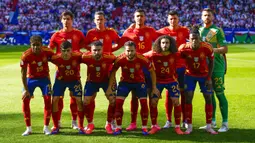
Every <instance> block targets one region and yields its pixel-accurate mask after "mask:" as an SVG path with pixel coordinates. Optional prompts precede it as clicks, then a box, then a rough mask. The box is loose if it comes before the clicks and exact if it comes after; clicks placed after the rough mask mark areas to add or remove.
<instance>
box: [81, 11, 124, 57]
mask: <svg viewBox="0 0 255 143" xmlns="http://www.w3.org/2000/svg"><path fill="white" fill-rule="evenodd" d="M94 22H95V24H96V28H93V29H91V30H89V31H88V33H87V35H86V39H87V40H86V42H87V43H86V44H89V45H87V47H90V46H91V45H90V44H91V43H92V42H94V41H98V40H99V41H101V42H102V43H103V52H104V53H109V54H111V53H112V52H114V50H113V49H112V44H113V43H118V41H119V39H120V37H119V35H118V34H117V32H116V31H115V30H114V29H113V28H107V27H105V22H106V19H105V15H104V12H103V11H98V12H96V13H95V17H94ZM88 49H89V48H88Z"/></svg>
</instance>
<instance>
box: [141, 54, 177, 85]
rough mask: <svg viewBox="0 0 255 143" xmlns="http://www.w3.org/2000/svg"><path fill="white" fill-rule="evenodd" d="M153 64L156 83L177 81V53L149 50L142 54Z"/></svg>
mask: <svg viewBox="0 0 255 143" xmlns="http://www.w3.org/2000/svg"><path fill="white" fill-rule="evenodd" d="M144 56H145V57H147V58H148V59H149V60H150V61H151V62H152V63H153V65H154V67H155V69H156V70H155V71H156V77H157V83H171V82H174V81H177V77H176V56H177V54H171V53H169V54H168V55H163V54H161V53H156V52H154V51H150V52H147V53H145V54H144Z"/></svg>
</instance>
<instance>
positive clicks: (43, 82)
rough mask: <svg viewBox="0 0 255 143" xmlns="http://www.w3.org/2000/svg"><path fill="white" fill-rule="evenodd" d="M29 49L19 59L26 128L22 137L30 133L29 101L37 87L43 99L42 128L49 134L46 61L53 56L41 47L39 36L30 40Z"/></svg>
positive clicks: (49, 114) (49, 105)
mask: <svg viewBox="0 0 255 143" xmlns="http://www.w3.org/2000/svg"><path fill="white" fill-rule="evenodd" d="M30 45H31V48H29V49H28V50H26V51H25V52H24V53H23V54H22V57H21V62H20V67H21V77H22V83H23V88H24V89H23V93H22V100H23V103H22V110H23V113H24V119H25V123H26V126H27V129H26V131H25V132H24V133H23V134H22V136H27V135H29V134H31V133H32V128H31V115H30V100H31V98H33V96H34V90H35V88H36V87H39V88H40V89H41V91H42V95H43V98H44V128H43V132H44V133H45V134H46V135H49V134H50V130H49V128H48V126H49V122H50V117H51V83H50V77H49V66H48V59H49V58H51V56H52V55H53V54H54V53H53V51H52V50H51V49H48V48H47V47H43V46H42V38H41V37H40V36H32V37H31V38H30Z"/></svg>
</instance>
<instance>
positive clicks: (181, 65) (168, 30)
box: [157, 11, 189, 128]
mask: <svg viewBox="0 0 255 143" xmlns="http://www.w3.org/2000/svg"><path fill="white" fill-rule="evenodd" d="M167 19H168V23H169V26H166V27H164V28H161V29H159V30H158V31H157V32H158V33H159V34H160V35H169V36H171V37H173V38H174V39H175V40H176V45H177V48H179V47H180V45H181V44H185V43H186V40H187V39H188V38H189V29H188V28H186V27H184V26H180V25H179V17H178V13H177V12H176V11H170V12H169V13H168V18H167ZM176 67H177V70H176V72H177V75H178V83H179V87H180V91H181V106H182V115H183V116H182V120H183V126H184V127H185V126H186V124H185V121H184V116H185V115H184V113H185V109H184V104H185V95H184V73H185V60H184V59H182V58H180V57H178V59H177V61H176ZM169 97H170V96H169V93H168V90H167V91H166V102H165V108H166V116H167V121H166V124H165V125H164V127H163V128H169V127H171V126H172V110H173V104H172V102H171V101H170V102H169Z"/></svg>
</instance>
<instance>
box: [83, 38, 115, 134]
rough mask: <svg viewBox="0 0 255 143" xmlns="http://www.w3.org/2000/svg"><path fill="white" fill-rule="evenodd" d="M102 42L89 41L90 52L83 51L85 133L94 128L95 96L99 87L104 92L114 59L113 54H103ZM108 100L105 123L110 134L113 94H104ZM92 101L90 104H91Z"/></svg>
mask: <svg viewBox="0 0 255 143" xmlns="http://www.w3.org/2000/svg"><path fill="white" fill-rule="evenodd" d="M102 49H103V44H102V42H100V41H95V42H93V43H91V52H89V53H84V54H83V56H82V62H83V63H85V64H86V65H87V81H86V85H85V87H84V103H83V107H84V114H85V116H86V118H87V121H88V125H87V127H86V128H85V130H86V134H91V133H92V132H93V129H94V123H93V115H94V110H93V109H95V108H93V107H92V106H95V104H93V103H95V101H94V100H95V97H96V94H97V92H98V91H99V89H100V88H102V89H103V90H104V92H106V90H107V88H108V82H109V73H110V70H111V68H112V65H113V62H114V60H115V56H114V55H112V54H111V55H109V54H103V53H102V52H103V51H102ZM106 98H107V99H108V100H109V105H108V111H107V121H106V125H105V129H106V132H107V133H108V134H112V133H113V131H112V128H111V122H112V120H113V116H114V111H115V96H113V95H106ZM91 103H92V104H91Z"/></svg>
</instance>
